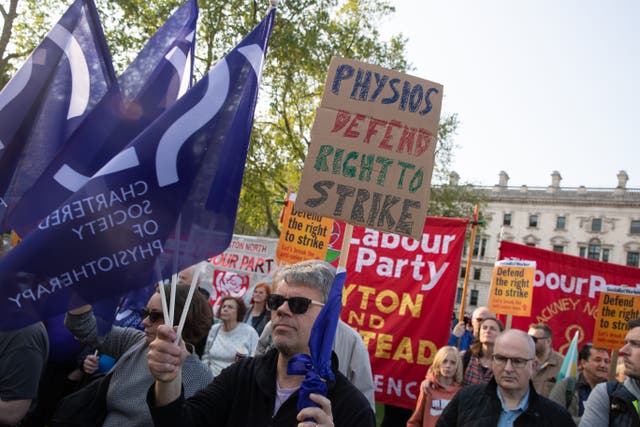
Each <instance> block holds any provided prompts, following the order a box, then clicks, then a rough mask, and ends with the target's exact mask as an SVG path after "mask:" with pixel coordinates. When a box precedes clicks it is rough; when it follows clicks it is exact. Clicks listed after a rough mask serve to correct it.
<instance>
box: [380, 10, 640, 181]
mask: <svg viewBox="0 0 640 427" xmlns="http://www.w3.org/2000/svg"><path fill="white" fill-rule="evenodd" d="M392 3H393V5H394V6H395V7H396V14H395V15H394V16H393V17H392V18H390V20H389V22H388V23H386V24H385V26H384V27H383V34H389V33H390V32H393V33H398V32H402V33H403V34H404V35H405V36H406V37H408V39H409V42H408V47H407V57H408V60H409V62H410V63H411V64H412V65H413V66H414V68H415V69H414V70H413V71H411V72H410V74H413V75H415V76H418V77H422V78H425V79H428V80H432V81H435V82H438V83H441V84H442V85H443V86H444V101H443V112H445V113H457V114H458V117H459V119H460V122H461V125H460V127H459V128H458V134H457V136H456V137H455V142H456V143H457V144H458V145H459V146H460V148H459V149H458V150H457V151H456V152H455V158H454V165H453V169H454V170H455V171H456V172H458V174H459V175H460V177H461V181H462V182H471V183H473V184H480V185H494V184H497V182H498V174H499V173H500V171H501V170H504V171H506V172H507V173H508V174H509V176H510V180H509V185H514V186H519V185H523V184H526V185H528V186H548V185H550V184H551V173H552V172H553V171H554V170H557V171H559V172H560V174H561V175H562V178H563V179H562V182H561V186H563V187H576V186H580V185H584V186H587V187H609V188H611V187H615V186H616V185H617V178H616V175H617V173H618V171H619V170H625V171H626V172H627V174H628V175H629V182H628V183H627V187H628V188H640V140H639V139H638V138H637V136H636V135H635V132H634V131H633V129H634V128H635V125H636V124H640V24H639V22H640V1H637V0H607V1H602V0H392Z"/></svg>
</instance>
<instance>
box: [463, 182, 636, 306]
mask: <svg viewBox="0 0 640 427" xmlns="http://www.w3.org/2000/svg"><path fill="white" fill-rule="evenodd" d="M452 175H453V176H452V178H451V184H453V183H456V182H457V180H458V176H457V174H455V172H454V174H452ZM617 178H618V179H617V185H616V186H615V187H611V188H585V187H584V186H581V187H577V188H563V187H562V186H561V185H560V183H561V181H562V177H561V176H560V173H559V172H557V171H554V172H553V173H552V174H551V185H549V186H548V187H528V186H526V185H523V186H521V187H510V186H509V175H508V174H507V173H506V172H504V171H502V172H500V175H499V181H498V184H497V185H495V186H493V187H475V190H476V191H479V192H482V193H483V194H484V195H485V196H486V197H487V199H488V204H487V206H486V207H485V208H484V209H483V210H482V212H481V213H482V216H483V219H484V221H485V224H484V227H483V228H479V229H478V232H477V237H476V243H475V247H474V249H473V258H472V263H471V271H470V274H469V283H468V287H467V301H466V311H469V312H470V311H472V310H473V309H474V308H475V307H476V306H479V305H486V304H487V302H488V295H489V284H490V281H491V274H492V270H493V265H494V263H495V261H496V257H497V255H498V243H499V241H500V240H501V239H502V240H509V241H512V242H515V243H521V244H525V245H530V246H535V247H538V248H542V249H547V250H553V251H557V252H563V253H566V254H569V255H576V256H581V257H586V258H591V259H595V260H599V261H604V262H612V263H616V264H622V265H629V266H633V267H638V266H640V188H627V181H628V180H629V177H628V175H627V173H626V172H625V171H620V172H619V173H618V175H617ZM501 236H502V237H501ZM466 260H467V252H466V250H465V254H464V256H463V259H462V263H461V264H462V268H461V272H460V279H459V284H458V294H457V297H456V306H458V305H459V304H460V302H461V294H462V286H463V278H464V273H465V271H464V270H465V266H466Z"/></svg>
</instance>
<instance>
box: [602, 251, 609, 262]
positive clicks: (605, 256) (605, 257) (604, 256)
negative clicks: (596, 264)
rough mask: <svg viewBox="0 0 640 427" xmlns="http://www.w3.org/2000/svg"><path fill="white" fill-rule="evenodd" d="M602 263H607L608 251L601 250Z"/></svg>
mask: <svg viewBox="0 0 640 427" xmlns="http://www.w3.org/2000/svg"><path fill="white" fill-rule="evenodd" d="M602 261H604V262H609V249H603V250H602Z"/></svg>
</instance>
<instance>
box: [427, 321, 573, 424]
mask: <svg viewBox="0 0 640 427" xmlns="http://www.w3.org/2000/svg"><path fill="white" fill-rule="evenodd" d="M535 371H536V359H535V345H534V343H533V340H532V339H531V337H529V336H528V335H527V334H526V333H525V332H523V331H519V330H515V329H512V330H509V331H506V332H503V333H502V334H500V335H499V336H498V338H497V339H496V343H495V346H494V353H493V375H494V378H492V379H491V381H490V382H489V383H488V384H481V385H473V386H468V387H465V388H463V389H462V390H460V391H459V392H458V394H457V395H456V396H455V397H454V398H453V400H452V401H451V402H449V405H447V407H446V408H445V410H444V412H443V413H442V415H441V416H440V419H439V420H438V424H437V426H439V427H444V426H460V427H465V426H474V427H480V426H492V427H494V426H498V427H502V426H558V427H565V426H575V423H574V422H573V420H572V418H571V415H569V413H568V412H567V410H566V409H564V408H563V407H561V406H560V405H558V404H557V403H555V402H552V401H551V400H549V399H547V398H545V397H543V396H540V395H538V394H537V393H536V391H535V389H534V387H533V383H532V382H531V378H532V377H533V375H534V373H535Z"/></svg>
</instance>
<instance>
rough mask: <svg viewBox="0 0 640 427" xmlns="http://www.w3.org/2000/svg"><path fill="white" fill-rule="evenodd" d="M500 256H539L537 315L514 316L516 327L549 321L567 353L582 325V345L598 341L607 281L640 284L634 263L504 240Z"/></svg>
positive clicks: (535, 286)
mask: <svg viewBox="0 0 640 427" xmlns="http://www.w3.org/2000/svg"><path fill="white" fill-rule="evenodd" d="M500 257H501V258H502V259H521V260H532V261H535V262H536V273H535V276H534V281H533V303H532V308H531V316H530V317H520V316H514V317H513V320H512V323H511V327H512V328H514V329H522V330H524V331H526V330H528V328H529V325H530V324H532V323H544V324H546V325H548V326H549V327H550V328H551V330H552V331H553V347H554V348H555V349H556V350H558V351H559V352H561V353H562V354H565V353H566V351H567V348H568V346H569V344H570V343H571V339H572V338H573V336H574V335H575V333H576V331H579V332H580V336H579V339H578V348H580V347H581V346H582V345H583V344H584V343H588V342H592V340H593V331H594V327H595V319H596V313H597V307H598V299H599V297H600V292H606V291H607V286H623V285H627V286H630V287H636V286H640V269H638V268H634V267H627V266H623V265H616V264H610V263H607V262H600V261H594V260H591V259H587V258H580V257H577V256H573V255H566V254H563V253H559V252H552V251H548V250H544V249H538V248H534V247H531V246H526V245H519V244H517V243H511V242H507V241H503V242H502V243H501V246H500ZM621 320H624V321H625V323H626V320H628V319H621Z"/></svg>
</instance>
